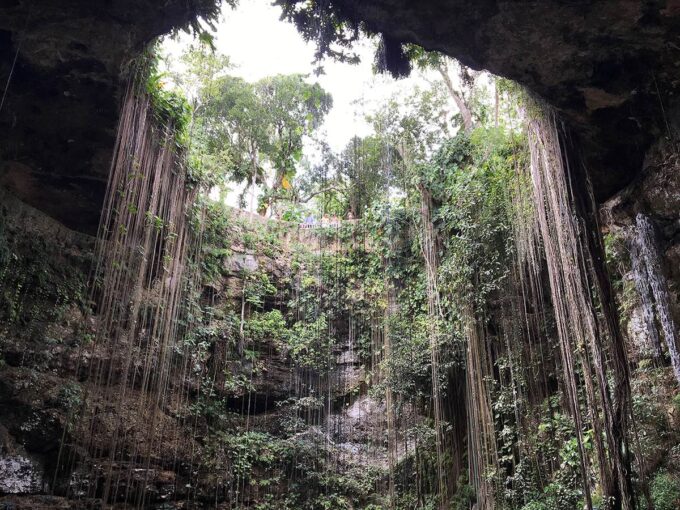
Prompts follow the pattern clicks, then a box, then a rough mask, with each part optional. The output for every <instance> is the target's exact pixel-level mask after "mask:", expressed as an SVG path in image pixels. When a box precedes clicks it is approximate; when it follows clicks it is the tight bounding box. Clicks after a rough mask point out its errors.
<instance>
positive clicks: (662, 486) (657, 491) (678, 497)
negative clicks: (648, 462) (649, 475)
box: [651, 471, 680, 510]
mask: <svg viewBox="0 0 680 510" xmlns="http://www.w3.org/2000/svg"><path fill="white" fill-rule="evenodd" d="M651 496H652V501H653V502H654V508H655V509H656V510H677V509H678V508H680V479H679V478H678V477H676V476H673V475H671V474H670V473H667V472H665V471H664V472H661V473H658V474H657V475H656V476H655V477H654V479H653V480H652V483H651Z"/></svg>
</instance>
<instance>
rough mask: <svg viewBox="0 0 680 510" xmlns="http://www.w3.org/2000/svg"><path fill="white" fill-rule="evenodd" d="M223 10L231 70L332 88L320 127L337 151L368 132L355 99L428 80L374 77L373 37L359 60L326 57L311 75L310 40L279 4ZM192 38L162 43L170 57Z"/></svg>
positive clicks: (222, 38) (218, 38) (371, 100)
mask: <svg viewBox="0 0 680 510" xmlns="http://www.w3.org/2000/svg"><path fill="white" fill-rule="evenodd" d="M222 14H223V16H222V18H223V19H222V21H221V22H220V23H219V25H218V28H217V33H216V34H215V46H216V47H217V49H218V51H219V52H220V53H223V54H225V55H228V56H229V57H230V59H231V61H232V62H233V63H234V64H235V65H236V66H237V67H236V68H235V69H233V70H232V71H231V74H233V75H236V76H240V77H242V78H244V79H245V80H247V81H257V80H259V79H261V78H264V77H266V76H272V75H276V74H294V73H301V74H307V75H309V81H310V82H314V81H318V82H319V83H320V84H321V86H322V87H323V88H324V89H325V90H326V91H328V92H330V93H331V95H332V96H333V109H332V110H331V112H330V113H329V114H328V116H327V117H326V121H325V123H324V125H323V126H322V130H324V131H325V132H326V135H327V140H328V142H329V144H330V145H331V147H332V148H333V149H334V150H337V151H339V150H341V149H342V148H343V147H344V146H345V144H346V143H347V142H348V140H349V139H350V138H351V137H352V136H354V135H355V134H356V135H360V136H363V135H367V134H368V133H369V128H368V126H367V125H366V124H365V123H364V121H363V114H358V113H357V112H356V108H355V106H354V105H353V102H354V101H355V100H357V99H359V100H363V101H365V102H367V103H368V104H369V105H371V104H377V103H379V102H381V100H383V99H385V98H387V97H389V96H391V95H392V94H393V93H394V92H397V91H400V90H401V91H407V90H409V89H412V88H413V87H414V86H415V85H417V84H420V85H421V86H425V85H426V82H425V81H424V80H423V79H422V78H421V77H418V76H414V77H410V78H407V79H403V80H398V81H397V80H394V79H392V78H390V77H387V76H374V75H373V71H372V63H373V54H374V50H373V43H372V42H371V41H362V42H361V43H360V44H359V45H358V46H357V48H356V50H357V52H358V53H359V55H360V56H361V63H360V64H358V65H349V64H342V63H338V62H333V61H326V62H324V64H323V67H324V69H325V71H326V74H325V75H322V76H318V77H317V76H314V75H313V71H314V65H313V63H312V61H313V58H314V44H313V43H305V41H304V40H303V39H302V37H301V36H300V34H299V33H298V31H297V29H296V28H295V26H293V24H291V23H288V22H286V21H281V20H280V15H281V9H280V8H279V7H275V6H273V5H271V0H248V1H247V2H241V4H240V5H239V7H238V8H237V10H231V9H230V8H229V7H227V6H226V5H225V7H224V8H223V11H222ZM190 42H191V39H190V38H189V36H183V37H182V38H180V39H179V40H178V41H171V40H168V41H166V42H165V45H164V47H165V49H166V51H167V52H168V53H169V55H170V56H171V57H173V56H175V57H176V56H178V55H179V54H180V53H181V52H182V49H183V48H185V47H186V46H187V45H188V44H190ZM170 65H171V66H172V61H171V62H170ZM414 74H415V73H414Z"/></svg>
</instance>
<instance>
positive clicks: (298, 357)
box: [286, 313, 333, 372]
mask: <svg viewBox="0 0 680 510" xmlns="http://www.w3.org/2000/svg"><path fill="white" fill-rule="evenodd" d="M332 346H333V337H332V336H331V334H330V332H329V329H328V320H327V318H326V314H324V313H322V314H320V315H319V316H318V317H317V318H316V319H314V320H312V321H309V322H303V321H300V322H296V323H295V324H294V325H293V328H292V329H291V332H290V336H289V337H288V338H287V339H286V348H287V350H288V353H289V355H290V357H291V358H292V359H293V361H295V363H296V364H297V365H298V366H300V367H306V368H312V369H315V370H318V371H321V372H324V371H327V370H328V369H329V368H330V366H331V363H332V350H331V349H332Z"/></svg>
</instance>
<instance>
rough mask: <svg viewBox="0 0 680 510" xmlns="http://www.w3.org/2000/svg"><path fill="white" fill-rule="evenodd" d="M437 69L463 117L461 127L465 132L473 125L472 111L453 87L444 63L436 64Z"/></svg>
mask: <svg viewBox="0 0 680 510" xmlns="http://www.w3.org/2000/svg"><path fill="white" fill-rule="evenodd" d="M437 71H439V74H440V75H441V77H442V79H443V80H444V84H445V85H446V88H447V90H448V91H449V95H450V96H451V98H452V99H453V101H454V102H455V103H456V106H457V107H458V110H459V111H460V114H461V116H462V117H463V129H464V130H465V132H466V133H468V132H470V131H471V130H472V128H474V127H475V124H474V121H473V120H472V113H471V112H470V108H468V105H467V104H466V103H465V101H464V100H463V97H462V96H461V95H460V94H459V93H458V92H456V89H455V88H454V87H453V82H452V81H451V77H450V76H449V73H448V70H447V68H446V66H445V64H440V65H438V66H437Z"/></svg>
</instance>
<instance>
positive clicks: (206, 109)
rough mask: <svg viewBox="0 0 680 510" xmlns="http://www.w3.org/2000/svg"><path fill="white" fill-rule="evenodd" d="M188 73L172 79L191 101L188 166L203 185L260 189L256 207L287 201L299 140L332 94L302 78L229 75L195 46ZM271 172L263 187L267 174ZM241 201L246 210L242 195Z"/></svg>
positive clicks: (224, 62)
mask: <svg viewBox="0 0 680 510" xmlns="http://www.w3.org/2000/svg"><path fill="white" fill-rule="evenodd" d="M183 60H184V62H185V63H186V64H187V71H186V72H185V73H182V74H179V75H178V76H176V77H175V79H176V81H177V82H178V83H179V84H180V86H182V87H184V89H185V91H186V93H187V94H191V95H192V97H194V100H193V103H194V118H193V121H194V125H193V128H192V146H191V151H190V158H189V159H190V163H191V164H190V167H191V169H192V170H191V171H192V174H194V175H196V176H200V178H201V179H203V180H205V181H206V182H207V183H208V185H210V186H213V185H218V186H223V185H224V184H225V181H226V179H229V180H231V181H234V182H238V183H246V184H248V185H251V184H253V183H254V184H258V185H260V186H262V187H264V188H265V195H264V197H262V199H261V202H260V204H259V206H258V209H260V210H265V209H266V208H267V207H269V206H270V205H271V204H272V203H273V202H275V201H277V200H279V199H282V198H290V196H289V195H290V193H289V192H288V191H287V189H286V188H289V186H287V185H284V182H290V180H291V179H292V178H293V176H294V175H295V173H296V169H297V166H298V164H299V163H300V161H301V159H302V148H303V139H304V137H305V136H308V135H311V134H312V133H313V132H314V131H315V130H316V128H317V127H318V126H319V125H320V123H321V121H322V120H323V118H324V116H325V115H326V114H327V113H328V111H329V110H330V108H331V105H332V98H331V96H330V95H329V94H328V93H326V92H325V91H324V90H323V89H322V88H321V86H320V85H319V84H317V83H308V82H307V80H306V77H304V76H302V75H299V74H295V75H278V76H272V77H267V78H264V79H262V80H260V81H258V82H256V83H249V82H246V81H245V80H243V79H241V78H238V77H234V76H230V75H229V74H228V70H229V67H230V63H229V60H228V58H226V57H223V56H219V55H216V54H214V53H212V54H210V53H208V52H207V51H206V48H205V47H200V46H199V47H193V48H191V49H190V50H189V51H188V52H187V53H186V54H185V55H184V56H183ZM268 166H271V167H272V168H273V170H274V175H273V176H271V177H273V185H272V186H271V187H270V186H269V184H268V181H269V177H270V176H268V175H267V168H268ZM246 191H247V187H246V189H245V190H244V193H243V195H242V196H241V201H242V204H243V205H244V206H245V205H246V196H245V193H246Z"/></svg>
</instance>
